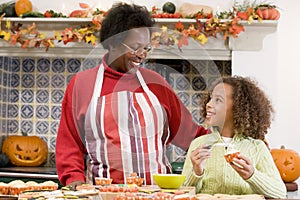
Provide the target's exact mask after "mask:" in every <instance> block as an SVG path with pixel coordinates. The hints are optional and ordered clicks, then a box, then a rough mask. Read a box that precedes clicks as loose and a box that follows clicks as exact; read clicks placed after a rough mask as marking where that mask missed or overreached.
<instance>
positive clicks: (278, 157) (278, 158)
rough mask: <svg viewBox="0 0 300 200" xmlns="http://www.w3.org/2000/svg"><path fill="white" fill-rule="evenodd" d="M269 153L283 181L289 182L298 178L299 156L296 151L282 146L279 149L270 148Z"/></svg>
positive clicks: (299, 172)
mask: <svg viewBox="0 0 300 200" xmlns="http://www.w3.org/2000/svg"><path fill="white" fill-rule="evenodd" d="M271 154H272V157H273V159H274V162H275V164H276V166H277V168H278V171H279V172H280V175H281V178H282V180H283V181H284V182H286V183H290V182H293V181H295V180H297V179H298V178H299V176H300V157H299V154H298V153H297V152H296V151H294V150H291V149H285V148H284V146H282V147H281V149H272V150H271Z"/></svg>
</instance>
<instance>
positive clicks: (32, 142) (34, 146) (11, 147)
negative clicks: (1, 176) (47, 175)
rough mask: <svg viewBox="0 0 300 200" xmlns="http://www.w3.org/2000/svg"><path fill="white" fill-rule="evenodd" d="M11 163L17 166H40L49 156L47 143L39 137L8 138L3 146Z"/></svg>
mask: <svg viewBox="0 0 300 200" xmlns="http://www.w3.org/2000/svg"><path fill="white" fill-rule="evenodd" d="M2 152H3V153H5V154H6V155H7V156H8V158H9V160H10V162H11V163H12V164H13V165H16V166H30V167H33V166H40V165H41V164H43V163H44V162H45V161H46V159H47V155H48V146H47V143H46V142H45V141H44V140H43V139H41V138H40V137H38V136H28V135H27V134H23V135H12V136H8V137H7V138H6V139H5V140H4V142H3V146H2Z"/></svg>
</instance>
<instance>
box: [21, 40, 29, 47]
mask: <svg viewBox="0 0 300 200" xmlns="http://www.w3.org/2000/svg"><path fill="white" fill-rule="evenodd" d="M28 44H29V40H25V41H24V43H23V44H22V46H21V47H22V48H23V49H25V48H26V47H27V46H28Z"/></svg>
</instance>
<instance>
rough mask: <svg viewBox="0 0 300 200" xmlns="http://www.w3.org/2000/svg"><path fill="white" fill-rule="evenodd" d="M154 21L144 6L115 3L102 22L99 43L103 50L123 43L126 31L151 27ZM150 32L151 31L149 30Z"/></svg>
mask: <svg viewBox="0 0 300 200" xmlns="http://www.w3.org/2000/svg"><path fill="white" fill-rule="evenodd" d="M154 23H155V22H154V19H153V18H152V17H151V15H150V13H149V11H148V10H147V8H146V7H145V6H139V5H136V4H127V3H125V2H117V3H115V4H113V6H112V7H111V8H110V9H109V10H108V12H107V15H106V16H105V17H104V20H103V21H102V25H101V30H100V42H101V43H102V46H103V47H104V48H105V49H109V45H110V44H111V45H113V46H116V45H118V44H120V42H123V41H124V39H125V38H126V36H127V33H128V30H130V29H133V28H142V27H148V28H150V27H153V25H154ZM149 30H150V31H151V29H149Z"/></svg>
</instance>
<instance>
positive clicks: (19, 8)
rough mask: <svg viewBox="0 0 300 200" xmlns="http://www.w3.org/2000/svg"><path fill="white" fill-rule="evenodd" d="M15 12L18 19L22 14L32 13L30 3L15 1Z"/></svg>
mask: <svg viewBox="0 0 300 200" xmlns="http://www.w3.org/2000/svg"><path fill="white" fill-rule="evenodd" d="M15 11H16V14H17V16H18V17H21V16H22V14H24V13H27V12H31V11H32V3H31V1H30V0H17V1H16V4H15Z"/></svg>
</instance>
